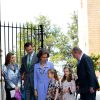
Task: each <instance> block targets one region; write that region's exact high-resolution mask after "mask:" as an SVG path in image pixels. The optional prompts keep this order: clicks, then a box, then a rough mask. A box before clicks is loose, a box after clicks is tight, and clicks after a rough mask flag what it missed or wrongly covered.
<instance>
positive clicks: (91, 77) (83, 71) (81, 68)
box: [72, 47, 99, 100]
mask: <svg viewBox="0 0 100 100" xmlns="http://www.w3.org/2000/svg"><path fill="white" fill-rule="evenodd" d="M72 54H73V57H74V58H76V59H77V60H78V64H77V75H78V80H77V84H78V86H77V88H78V89H79V92H80V95H81V99H82V100H96V89H98V88H99V84H98V81H97V78H96V75H95V70H94V64H93V61H92V60H91V58H90V57H89V56H87V55H86V54H84V53H83V52H82V50H81V49H80V48H78V47H74V48H73V50H72Z"/></svg>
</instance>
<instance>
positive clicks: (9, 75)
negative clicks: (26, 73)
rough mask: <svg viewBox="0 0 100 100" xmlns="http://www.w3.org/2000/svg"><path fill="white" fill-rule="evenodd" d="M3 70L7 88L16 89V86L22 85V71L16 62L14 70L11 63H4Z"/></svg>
mask: <svg viewBox="0 0 100 100" xmlns="http://www.w3.org/2000/svg"><path fill="white" fill-rule="evenodd" d="M2 72H3V75H4V80H5V87H6V88H7V89H15V87H16V86H18V87H21V79H20V72H19V68H18V65H17V64H14V70H12V68H11V65H10V64H9V65H8V66H5V65H4V66H3V68H2Z"/></svg>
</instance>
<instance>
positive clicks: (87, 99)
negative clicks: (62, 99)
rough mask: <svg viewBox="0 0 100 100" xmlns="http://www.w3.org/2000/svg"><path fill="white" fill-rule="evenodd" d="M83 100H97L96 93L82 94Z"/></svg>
mask: <svg viewBox="0 0 100 100" xmlns="http://www.w3.org/2000/svg"><path fill="white" fill-rule="evenodd" d="M80 95H81V100H96V92H94V93H92V94H91V93H90V92H87V93H81V94H80Z"/></svg>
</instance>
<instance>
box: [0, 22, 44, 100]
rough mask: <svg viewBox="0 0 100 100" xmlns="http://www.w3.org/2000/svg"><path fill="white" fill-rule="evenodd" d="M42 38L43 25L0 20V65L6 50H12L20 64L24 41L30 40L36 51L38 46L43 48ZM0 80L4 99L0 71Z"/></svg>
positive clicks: (2, 98)
mask: <svg viewBox="0 0 100 100" xmlns="http://www.w3.org/2000/svg"><path fill="white" fill-rule="evenodd" d="M43 38H44V32H43V25H38V26H36V25H33V24H29V23H26V24H23V25H22V24H20V25H18V24H17V23H16V24H13V23H9V22H8V23H5V22H4V23H1V22H0V67H1V66H2V64H4V62H5V57H6V54H7V53H8V52H14V53H15V54H16V62H17V63H18V64H20V62H21V58H22V56H24V55H25V50H24V43H26V42H32V43H33V45H34V50H35V51H36V52H37V51H38V48H39V47H41V48H43ZM1 50H2V52H1ZM1 53H2V55H1ZM1 68H2V67H1ZM1 68H0V70H1ZM0 82H1V100H4V89H3V78H2V73H1V74H0Z"/></svg>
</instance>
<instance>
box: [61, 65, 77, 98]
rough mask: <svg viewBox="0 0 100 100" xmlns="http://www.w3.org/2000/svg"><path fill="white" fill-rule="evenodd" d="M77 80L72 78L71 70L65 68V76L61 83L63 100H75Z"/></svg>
mask: <svg viewBox="0 0 100 100" xmlns="http://www.w3.org/2000/svg"><path fill="white" fill-rule="evenodd" d="M75 91H76V86H75V80H74V79H73V78H72V71H71V69H70V68H67V67H65V68H64V76H63V78H62V81H61V98H62V100H75V95H74V94H75Z"/></svg>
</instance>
